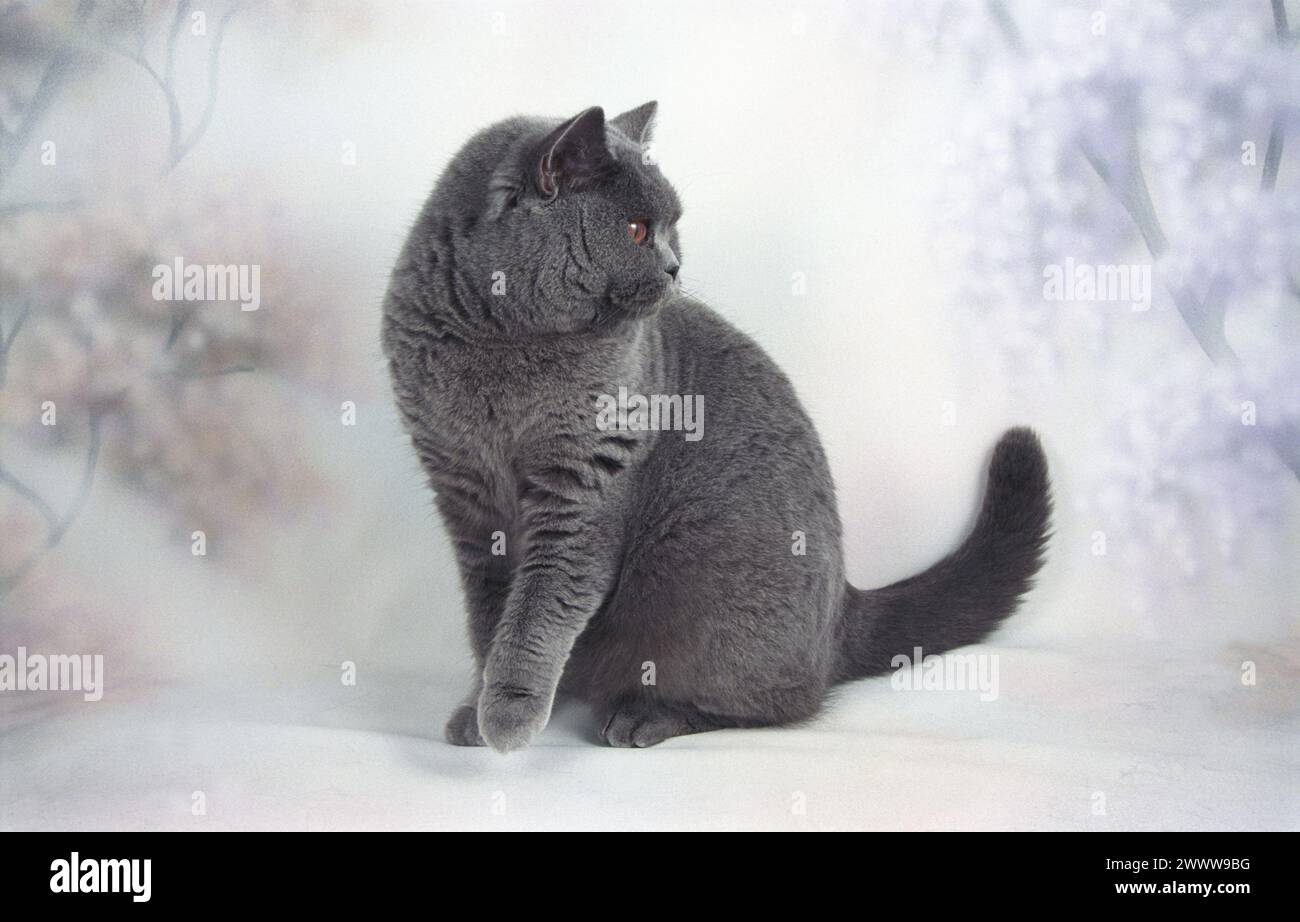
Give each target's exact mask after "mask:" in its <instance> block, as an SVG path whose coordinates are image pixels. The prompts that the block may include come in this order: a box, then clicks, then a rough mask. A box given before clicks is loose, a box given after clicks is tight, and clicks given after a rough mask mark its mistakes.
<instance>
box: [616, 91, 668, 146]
mask: <svg viewBox="0 0 1300 922" xmlns="http://www.w3.org/2000/svg"><path fill="white" fill-rule="evenodd" d="M658 111H659V103H658V102H656V101H655V100H653V99H652V100H650V101H649V102H647V103H642V104H641V105H639V106H637V107H636V108H635V109H628V110H627V111H626V112H624V113H623V114H622V115H620V116H618V117H616V118H613V119H610V122H609V123H610V124H611V125H613V126H614V127H615V128H617V129H618V130H619V131H621V132H623V134H625V135H627V136H628V137H629V138H630V139H631V140H633V141H635V142H636V143H638V144H649V143H650V132H651V131H652V130H653V129H654V123H655V113H656V112H658Z"/></svg>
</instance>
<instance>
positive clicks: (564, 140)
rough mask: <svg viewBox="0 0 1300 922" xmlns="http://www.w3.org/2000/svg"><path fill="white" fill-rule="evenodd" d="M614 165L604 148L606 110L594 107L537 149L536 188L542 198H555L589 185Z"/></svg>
mask: <svg viewBox="0 0 1300 922" xmlns="http://www.w3.org/2000/svg"><path fill="white" fill-rule="evenodd" d="M613 162H614V158H613V156H612V155H611V154H610V152H609V148H608V147H606V146H605V110H604V109H602V108H601V107H600V106H592V107H591V108H590V109H585V110H583V111H582V112H579V113H578V114H577V115H575V116H574V117H573V118H571V119H569V120H568V121H567V122H565V123H564V124H562V125H560V126H559V127H558V128H556V129H555V130H554V131H552V132H551V133H550V134H548V135H547V136H546V138H545V140H543V141H542V143H541V144H540V145H539V146H538V148H537V151H536V154H535V157H534V165H533V170H532V174H533V175H532V182H533V186H534V187H535V188H536V190H537V193H538V194H539V195H541V196H542V197H543V198H545V199H547V200H550V199H554V198H555V197H556V196H558V195H559V194H560V192H561V190H564V189H569V190H574V189H581V188H582V187H584V186H586V185H589V184H590V183H592V182H593V181H595V180H596V179H598V178H599V177H600V176H601V175H602V174H603V173H605V172H606V171H607V170H608V169H609V168H610V167H611V166H612V164H613Z"/></svg>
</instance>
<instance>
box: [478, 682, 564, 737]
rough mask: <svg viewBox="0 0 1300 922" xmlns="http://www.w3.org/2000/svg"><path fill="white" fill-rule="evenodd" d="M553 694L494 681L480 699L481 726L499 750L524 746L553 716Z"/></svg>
mask: <svg viewBox="0 0 1300 922" xmlns="http://www.w3.org/2000/svg"><path fill="white" fill-rule="evenodd" d="M552 698H553V696H552V695H549V694H541V693H538V692H533V691H530V690H529V689H526V688H522V687H520V686H516V685H505V684H497V683H492V684H488V685H486V686H484V688H483V693H482V694H481V695H480V696H479V699H478V730H479V733H481V734H483V739H484V740H485V741H487V744H488V745H489V746H491V747H492V748H493V749H495V750H496V751H497V752H510V751H511V750H514V749H523V748H524V747H525V746H527V745H528V744H529V743H531V742H532V741H533V740H534V739H535V738H536V736H537V734H539V733H541V732H542V728H543V727H545V726H546V722H547V721H548V720H550V719H551V701H552Z"/></svg>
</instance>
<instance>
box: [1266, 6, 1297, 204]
mask: <svg viewBox="0 0 1300 922" xmlns="http://www.w3.org/2000/svg"><path fill="white" fill-rule="evenodd" d="M1272 2H1273V31H1274V32H1275V33H1276V34H1277V40H1278V43H1279V44H1281V45H1282V46H1283V47H1286V46H1287V45H1289V44H1290V43H1291V42H1292V41H1294V36H1292V34H1291V28H1290V26H1288V25H1287V21H1286V3H1285V0H1272ZM1283 140H1284V139H1283V136H1282V114H1281V113H1280V112H1279V113H1277V114H1276V115H1274V116H1273V127H1272V128H1271V129H1269V132H1268V148H1267V149H1266V150H1265V151H1264V175H1263V177H1261V179H1260V182H1259V187H1260V188H1261V189H1263V190H1264V191H1265V192H1272V191H1273V189H1274V188H1275V187H1276V186H1277V171H1278V167H1279V166H1280V165H1281V163H1282V144H1283Z"/></svg>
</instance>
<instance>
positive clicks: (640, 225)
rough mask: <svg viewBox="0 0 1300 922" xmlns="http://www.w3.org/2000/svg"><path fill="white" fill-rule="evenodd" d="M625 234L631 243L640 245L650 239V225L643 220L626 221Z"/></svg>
mask: <svg viewBox="0 0 1300 922" xmlns="http://www.w3.org/2000/svg"><path fill="white" fill-rule="evenodd" d="M627 235H628V236H629V237H631V238H632V242H633V243H635V244H636V245H637V246H640V245H641V244H643V243H645V242H646V241H647V240H649V239H650V225H649V224H647V223H646V222H645V221H628V222H627Z"/></svg>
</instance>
